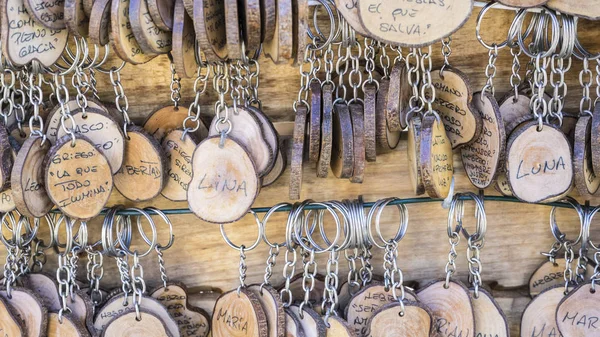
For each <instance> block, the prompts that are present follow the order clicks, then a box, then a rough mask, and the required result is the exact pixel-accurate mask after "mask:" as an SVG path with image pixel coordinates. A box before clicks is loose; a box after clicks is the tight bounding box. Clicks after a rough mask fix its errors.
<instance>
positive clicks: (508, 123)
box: [498, 93, 533, 136]
mask: <svg viewBox="0 0 600 337" xmlns="http://www.w3.org/2000/svg"><path fill="white" fill-rule="evenodd" d="M530 101H531V99H530V98H529V97H528V96H527V95H525V94H519V97H517V98H516V97H515V95H514V93H510V94H508V95H506V96H504V98H502V100H500V102H499V103H498V104H499V106H500V115H501V116H502V121H503V122H504V130H505V133H506V135H507V136H509V135H510V134H511V133H512V132H513V130H514V129H515V128H516V127H517V126H518V125H519V124H521V123H524V122H527V121H530V120H531V119H532V118H533V114H532V113H531V109H530V108H529V102H530Z"/></svg>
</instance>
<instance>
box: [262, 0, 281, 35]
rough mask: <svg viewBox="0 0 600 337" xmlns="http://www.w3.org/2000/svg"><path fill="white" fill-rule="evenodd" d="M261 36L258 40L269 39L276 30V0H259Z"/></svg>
mask: <svg viewBox="0 0 600 337" xmlns="http://www.w3.org/2000/svg"><path fill="white" fill-rule="evenodd" d="M260 19H261V34H262V36H261V38H260V42H266V41H271V40H272V39H273V35H274V34H275V31H276V30H277V1H275V0H260Z"/></svg>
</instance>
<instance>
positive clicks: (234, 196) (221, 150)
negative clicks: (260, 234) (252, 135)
mask: <svg viewBox="0 0 600 337" xmlns="http://www.w3.org/2000/svg"><path fill="white" fill-rule="evenodd" d="M220 143H221V137H220V136H215V137H209V138H207V139H205V140H204V141H202V142H201V143H200V144H198V146H197V147H196V150H195V151H194V155H193V156H192V172H193V175H192V180H191V181H190V185H189V189H188V195H187V200H188V204H189V207H190V209H191V210H192V211H193V212H194V214H196V216H197V217H199V218H200V219H202V220H204V221H208V222H212V223H219V224H220V223H230V222H234V221H237V220H239V219H240V218H242V217H243V216H244V215H246V213H247V212H248V210H249V209H250V207H251V206H252V203H253V202H254V200H255V199H256V196H257V195H258V190H259V188H260V180H259V178H258V174H257V173H256V166H255V165H254V161H253V160H252V158H251V157H250V155H249V154H248V152H247V151H246V149H245V148H244V147H243V146H242V145H241V144H240V143H238V142H237V141H235V140H234V139H233V138H231V137H228V138H225V139H224V141H223V146H220ZM216 205H218V207H215V206H216Z"/></svg>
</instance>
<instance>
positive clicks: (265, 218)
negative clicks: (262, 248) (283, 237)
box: [261, 202, 292, 248]
mask: <svg viewBox="0 0 600 337" xmlns="http://www.w3.org/2000/svg"><path fill="white" fill-rule="evenodd" d="M291 206H292V204H290V203H288V202H282V203H279V204H277V205H275V206H273V207H271V208H269V210H268V211H267V213H265V215H264V216H263V219H262V222H261V225H262V227H263V228H262V233H263V237H262V239H263V241H264V242H265V243H266V244H267V246H269V247H270V248H279V247H286V246H287V243H286V242H284V243H282V244H280V243H272V242H271V241H269V239H267V223H268V222H269V219H270V218H271V215H273V214H274V213H275V212H277V210H278V209H280V208H283V207H291Z"/></svg>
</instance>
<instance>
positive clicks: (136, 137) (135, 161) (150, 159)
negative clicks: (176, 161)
mask: <svg viewBox="0 0 600 337" xmlns="http://www.w3.org/2000/svg"><path fill="white" fill-rule="evenodd" d="M127 137H129V139H127V138H126V139H125V155H124V156H123V165H122V166H121V169H120V170H119V171H118V172H117V173H115V176H114V180H115V187H116V188H117V190H118V191H119V192H120V193H121V194H122V195H123V196H124V197H125V198H127V199H129V200H132V201H145V200H150V199H152V198H154V197H156V196H157V195H158V194H159V193H160V191H162V189H163V187H164V186H165V181H166V177H167V176H166V174H165V169H166V168H167V167H168V164H167V157H166V155H165V153H164V151H163V148H162V147H161V146H160V143H158V141H157V140H156V139H154V138H153V137H152V136H151V135H150V134H149V133H148V132H146V131H145V130H144V129H143V128H141V127H139V126H129V127H128V128H127Z"/></svg>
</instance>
